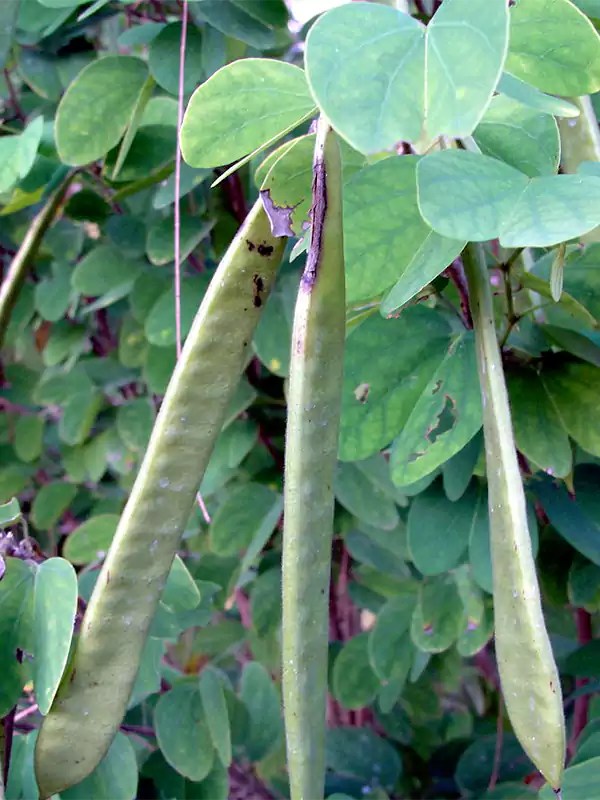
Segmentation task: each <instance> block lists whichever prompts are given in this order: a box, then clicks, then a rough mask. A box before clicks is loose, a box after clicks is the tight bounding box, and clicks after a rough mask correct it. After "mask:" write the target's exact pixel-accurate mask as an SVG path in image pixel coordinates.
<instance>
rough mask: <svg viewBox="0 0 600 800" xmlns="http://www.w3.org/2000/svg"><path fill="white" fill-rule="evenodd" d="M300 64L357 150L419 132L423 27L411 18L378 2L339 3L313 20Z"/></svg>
mask: <svg viewBox="0 0 600 800" xmlns="http://www.w3.org/2000/svg"><path fill="white" fill-rule="evenodd" d="M305 63H306V77H307V79H308V82H309V84H310V88H311V91H312V93H313V95H314V97H315V99H316V101H317V103H318V104H319V107H320V108H321V110H322V111H323V113H324V114H325V115H326V116H327V118H328V119H329V120H330V122H331V124H332V125H333V127H334V128H335V129H336V130H337V131H338V132H339V133H340V135H341V136H343V137H344V139H346V141H347V142H349V144H351V145H352V147H354V148H355V149H356V150H358V151H359V152H361V153H377V152H380V151H382V150H387V149H388V148H390V147H393V145H395V144H396V142H398V141H401V140H403V139H404V140H406V141H414V140H416V139H417V138H418V137H419V135H420V133H421V128H422V126H423V116H424V85H425V28H424V26H423V25H422V24H421V23H420V22H418V21H417V20H415V19H412V17H410V16H408V15H407V14H403V13H401V12H400V11H397V10H396V9H394V8H390V7H389V6H384V5H379V4H376V3H350V4H347V5H342V6H340V7H339V8H335V9H333V10H332V11H329V12H328V13H326V14H323V16H321V17H320V18H319V19H318V20H317V22H316V23H315V24H314V25H313V26H312V28H311V30H310V33H309V35H308V37H307V40H306V52H305Z"/></svg>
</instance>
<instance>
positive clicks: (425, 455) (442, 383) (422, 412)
mask: <svg viewBox="0 0 600 800" xmlns="http://www.w3.org/2000/svg"><path fill="white" fill-rule="evenodd" d="M481 425H482V409H481V395H480V390H479V381H478V380H477V368H476V362H475V344H474V339H473V336H472V334H471V333H464V334H461V335H460V336H459V337H458V338H456V339H455V340H454V341H453V342H452V344H451V345H450V347H449V348H448V349H447V350H446V351H445V353H444V354H443V356H442V358H441V360H439V361H438V363H437V364H435V366H434V369H433V370H432V371H431V372H429V380H427V382H426V383H425V384H424V385H423V384H421V391H420V393H419V395H418V397H417V398H416V402H414V405H413V408H412V410H411V412H410V414H409V415H408V418H407V420H406V422H405V424H404V428H403V430H402V433H401V434H400V436H399V437H398V438H397V439H396V441H395V442H394V445H393V449H392V457H391V467H392V479H393V481H394V483H396V484H397V485H398V486H403V485H410V484H411V483H415V482H416V481H418V480H419V479H420V478H423V477H424V476H425V475H428V474H429V473H431V472H433V470H434V469H436V467H439V466H440V465H441V464H443V463H444V462H446V461H447V460H448V459H449V458H451V457H452V456H453V455H454V454H455V453H458V451H459V450H461V449H462V448H463V447H464V446H465V445H466V444H467V442H468V441H470V440H471V439H472V438H473V436H474V435H475V434H476V433H477V431H478V430H479V428H480V427H481Z"/></svg>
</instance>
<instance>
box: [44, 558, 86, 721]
mask: <svg viewBox="0 0 600 800" xmlns="http://www.w3.org/2000/svg"><path fill="white" fill-rule="evenodd" d="M34 598H35V599H34V619H33V640H34V652H35V661H34V677H33V681H34V687H35V699H36V701H37V704H38V707H39V709H40V711H41V713H42V714H47V713H48V711H49V710H50V706H51V705H52V701H53V700H54V696H55V694H56V690H57V689H58V684H59V683H60V680H61V678H62V674H63V672H64V669H65V667H66V664H67V658H68V656H69V650H70V647H71V639H72V638H73V626H74V624H75V613H76V611H77V576H76V574H75V570H74V569H73V567H72V565H71V564H70V563H69V562H68V561H65V559H64V558H50V559H48V561H44V563H43V564H41V565H40V567H39V569H38V571H37V573H36V576H35V587H34Z"/></svg>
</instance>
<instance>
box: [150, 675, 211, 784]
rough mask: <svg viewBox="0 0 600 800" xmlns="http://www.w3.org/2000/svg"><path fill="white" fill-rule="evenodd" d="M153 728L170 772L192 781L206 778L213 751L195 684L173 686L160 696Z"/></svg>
mask: <svg viewBox="0 0 600 800" xmlns="http://www.w3.org/2000/svg"><path fill="white" fill-rule="evenodd" d="M154 727H155V730H156V738H157V739H158V744H159V747H160V749H161V750H162V754H163V755H164V757H165V759H166V760H167V761H168V762H169V764H170V765H171V766H172V767H173V769H175V770H177V772H179V773H180V774H181V775H185V777H186V778H189V779H190V780H192V781H201V780H203V779H204V778H205V777H206V776H207V775H208V773H209V772H210V770H211V769H212V766H213V763H214V760H215V751H214V748H213V745H212V742H211V738H210V733H209V729H208V724H207V721H206V714H205V712H204V709H203V707H202V699H201V697H200V692H199V690H198V687H197V685H196V682H195V681H194V682H181V683H177V684H176V685H175V686H174V687H173V688H172V689H170V690H169V691H168V692H165V694H163V695H161V696H160V699H159V701H158V703H157V704H156V708H155V709H154Z"/></svg>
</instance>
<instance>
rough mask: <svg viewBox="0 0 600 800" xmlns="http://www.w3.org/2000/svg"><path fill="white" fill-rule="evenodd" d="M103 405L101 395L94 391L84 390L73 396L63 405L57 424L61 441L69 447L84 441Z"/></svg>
mask: <svg viewBox="0 0 600 800" xmlns="http://www.w3.org/2000/svg"><path fill="white" fill-rule="evenodd" d="M103 403H104V400H103V397H102V395H101V394H100V392H97V391H95V390H94V389H84V390H83V391H77V392H76V393H75V394H73V395H72V396H71V397H70V398H69V399H68V400H67V401H66V403H65V405H64V408H63V415H62V419H61V421H60V423H59V429H58V432H59V435H60V438H61V440H62V441H63V442H65V443H66V444H70V445H75V444H81V443H82V442H83V441H85V439H86V438H87V437H88V435H89V433H90V430H91V428H92V425H93V424H94V422H95V421H96V416H97V415H98V412H99V411H100V409H101V408H102V405H103Z"/></svg>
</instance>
